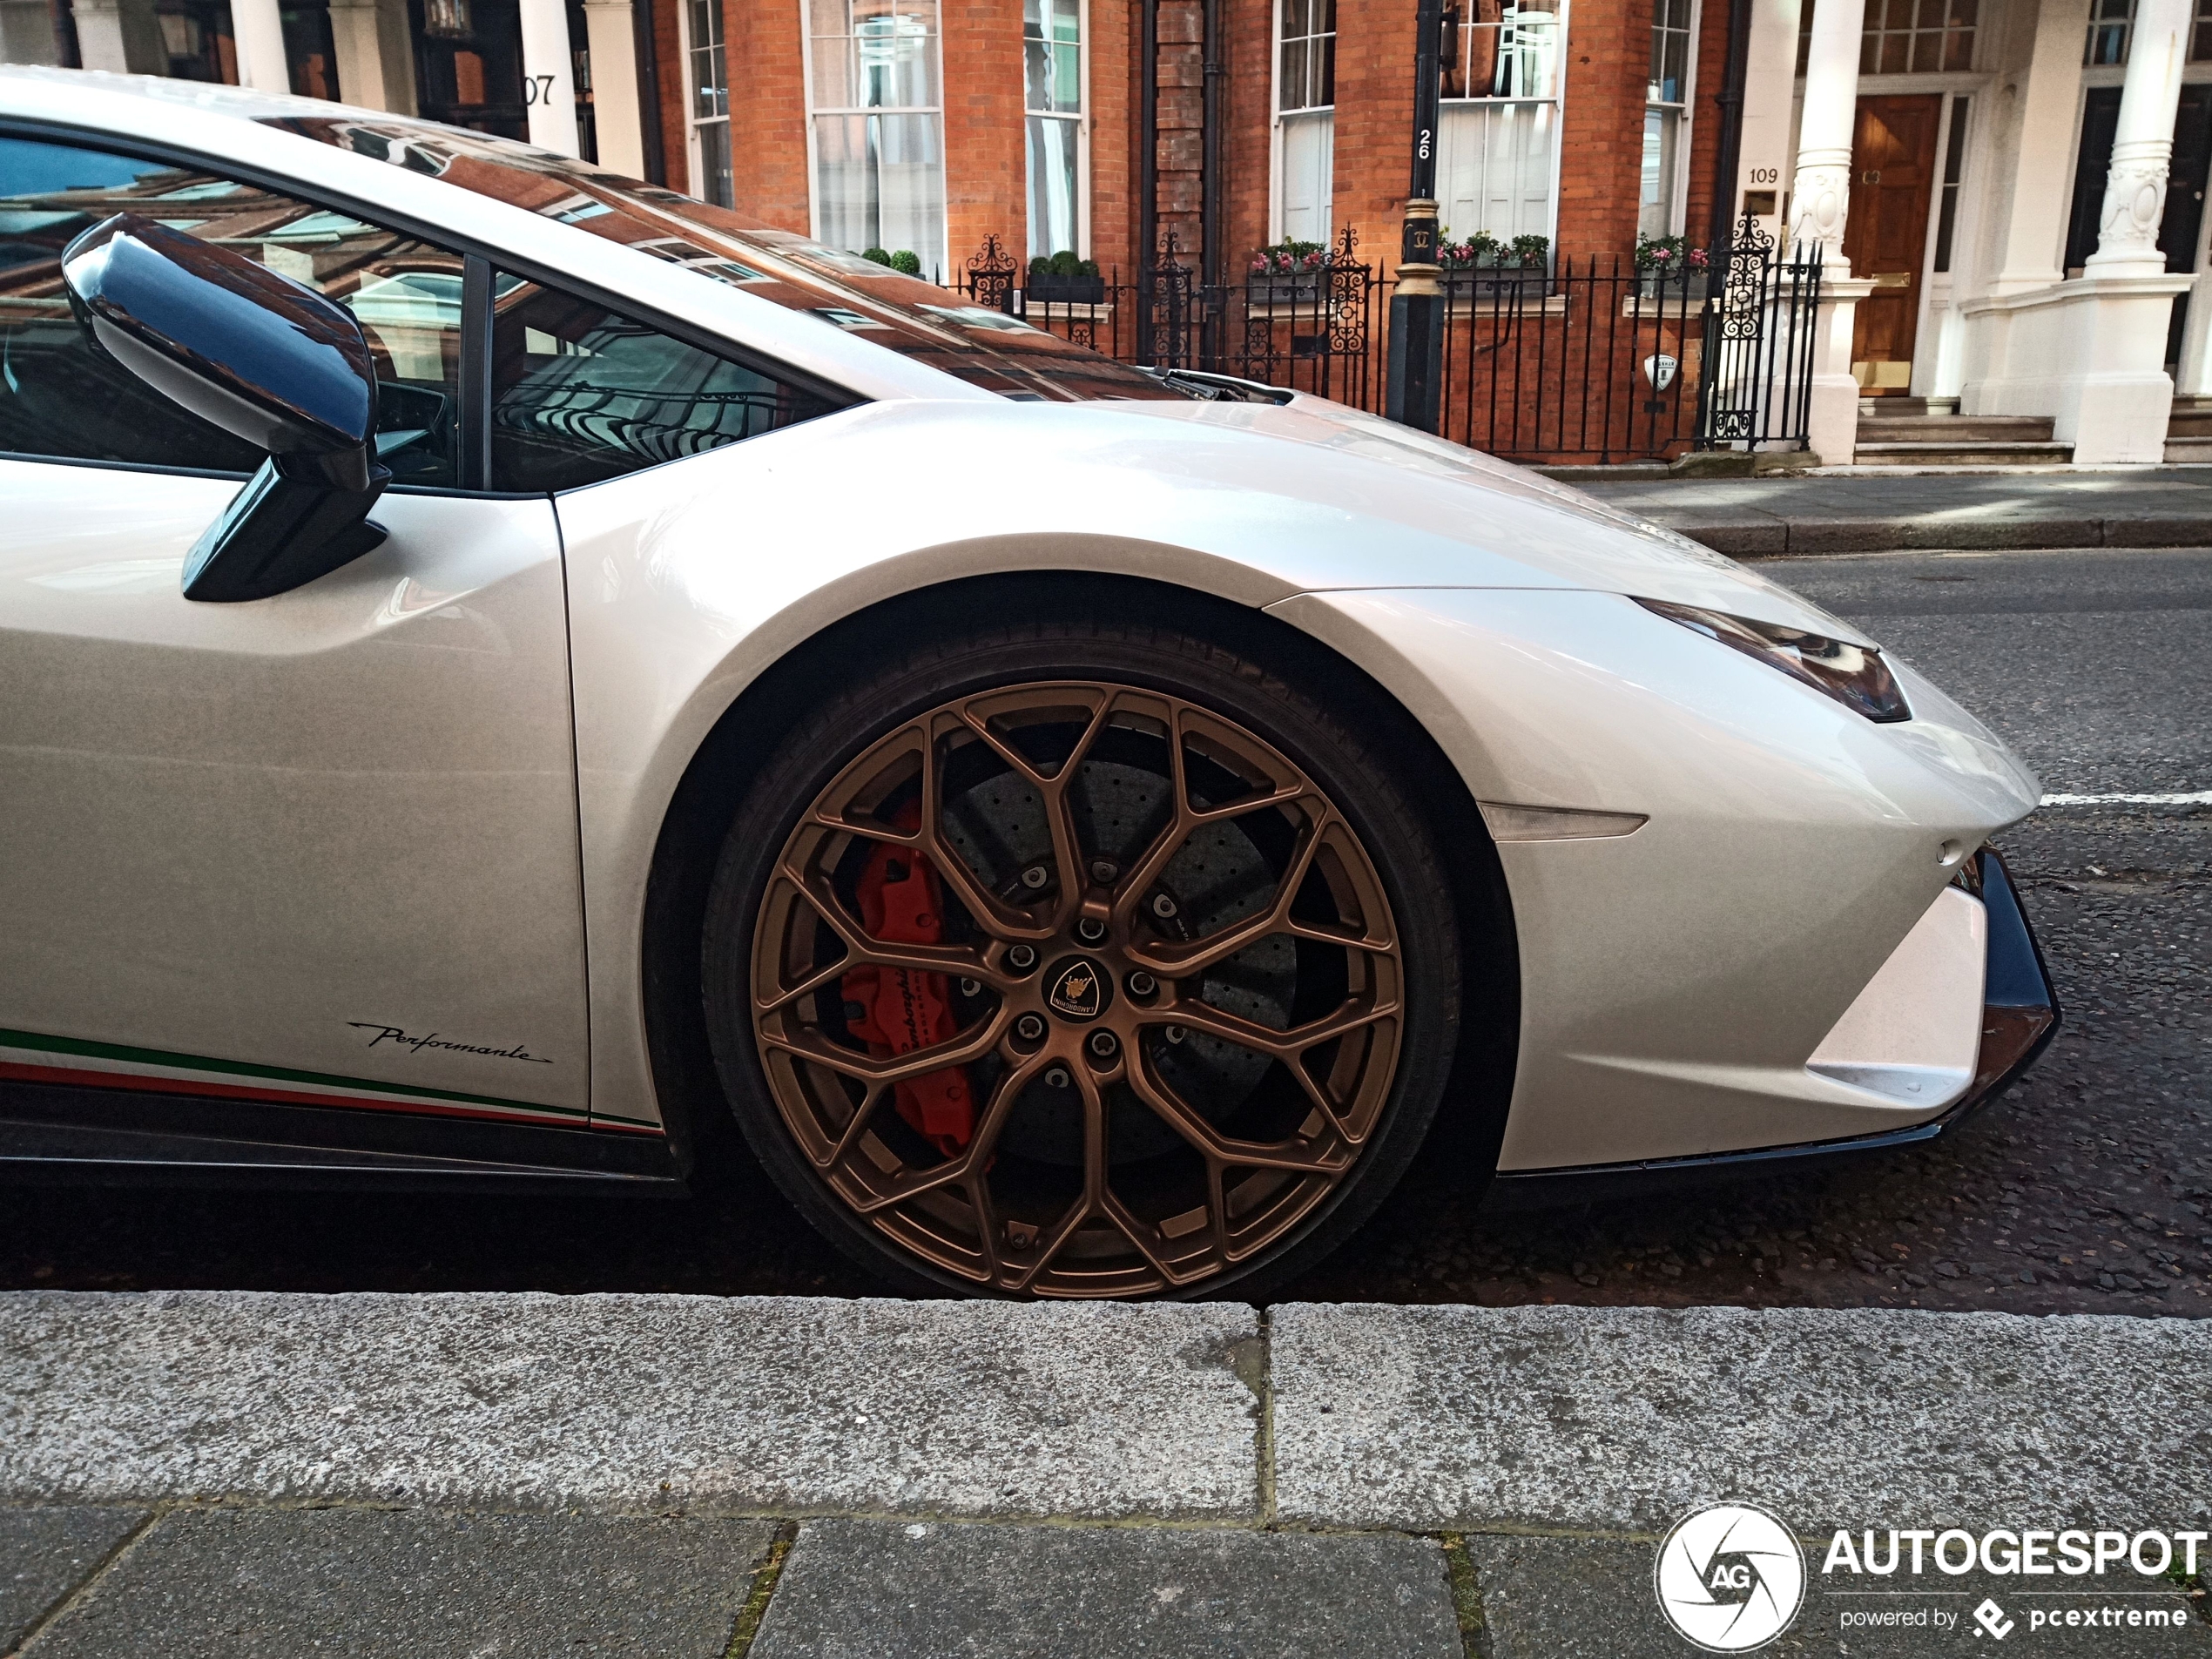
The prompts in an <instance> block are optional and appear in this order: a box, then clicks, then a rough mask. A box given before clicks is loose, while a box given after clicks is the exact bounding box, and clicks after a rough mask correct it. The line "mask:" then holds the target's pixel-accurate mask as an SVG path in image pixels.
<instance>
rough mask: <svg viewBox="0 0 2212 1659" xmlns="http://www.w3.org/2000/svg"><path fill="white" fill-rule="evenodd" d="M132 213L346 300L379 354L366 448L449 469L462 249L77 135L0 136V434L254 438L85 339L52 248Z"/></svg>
mask: <svg viewBox="0 0 2212 1659" xmlns="http://www.w3.org/2000/svg"><path fill="white" fill-rule="evenodd" d="M119 212H134V213H142V214H145V215H146V216H147V217H149V218H152V219H158V221H160V222H161V223H162V224H165V225H167V226H171V227H172V228H174V229H177V230H182V231H189V232H190V233H192V235H194V236H197V237H199V239H201V240H203V241H207V242H212V243H214V244H216V245H217V246H222V247H227V248H230V249H232V250H233V251H234V252H236V253H243V254H245V255H246V257H247V258H249V259H252V260H258V261H259V262H260V263H261V264H262V265H265V266H267V267H268V268H269V269H270V270H272V271H275V272H277V273H280V274H281V275H284V276H287V277H290V278H291V279H292V280H293V281H295V282H299V283H302V284H304V285H306V286H307V287H311V288H314V289H315V290H316V291H317V292H318V293H321V294H323V295H324V296H325V297H326V298H328V299H331V300H336V301H337V302H338V303H339V304H341V305H342V306H346V307H349V308H350V309H351V310H352V311H353V312H354V315H355V316H357V317H359V318H360V319H361V327H362V332H363V333H364V334H366V335H367V336H368V344H369V348H370V351H371V353H372V354H373V355H374V358H375V361H376V374H377V382H378V386H377V415H378V421H377V424H378V437H377V447H378V451H379V454H380V455H381V458H382V460H383V462H384V464H385V465H386V466H388V467H389V468H390V469H392V474H393V478H394V480H395V482H400V483H421V484H450V483H452V482H455V471H454V465H455V421H454V415H455V408H456V403H455V400H456V397H457V395H458V392H459V386H460V339H461V333H460V331H461V261H460V260H459V259H458V258H456V257H455V255H453V254H450V253H446V252H444V251H443V250H442V249H439V248H433V247H430V246H427V245H426V244H424V243H421V242H417V241H415V240H413V239H411V238H408V237H405V236H401V235H400V234H398V233H395V232H391V231H386V230H381V229H379V228H377V227H376V226H372V225H365V224H363V223H361V221H360V220H358V219H349V218H347V217H346V216H345V215H343V214H340V213H333V212H326V211H324V210H322V209H320V208H316V207H311V206H308V205H307V203H305V202H300V201H297V200H294V199H292V198H290V197H288V196H283V195H279V194H277V193H276V192H273V191H266V190H262V189H260V188H259V187H258V186H255V185H241V184H238V183H235V182H233V181H232V180H230V179H219V178H216V177H213V176H212V175H211V174H208V173H205V172H192V171H189V170H187V169H184V168H179V167H173V166H167V165H162V164H159V163H156V162H150V161H141V160H138V159H135V158H130V157H125V156H115V155H109V154H105V153H104V152H98V151H93V150H82V149H78V148H76V147H74V146H70V145H50V144H37V143H32V142H30V141H29V140H26V139H21V138H0V449H5V450H8V451H10V452H12V453H15V454H17V455H52V456H57V457H61V458H64V459H69V460H81V461H109V462H120V463H126V464H138V465H153V466H173V467H193V468H203V469H208V470H211V471H216V472H251V471H253V469H254V468H256V467H258V466H259V465H260V462H261V455H260V451H259V450H257V449H255V448H253V446H252V445H250V444H247V443H245V442H241V441H240V440H239V439H237V438H234V437H233V436H232V435H230V434H228V433H226V432H224V431H222V430H221V429H220V428H216V427H213V426H211V425H209V424H208V423H207V422H206V421H202V420H200V419H199V417H198V416H196V415H190V414H187V413H186V412H185V410H184V409H182V408H179V407H178V406H177V405H176V404H174V403H172V402H171V401H169V400H168V399H166V398H165V397H163V396H162V395H160V394H159V393H158V392H155V391H153V390H152V389H151V388H148V387H147V386H146V384H145V382H144V381H141V380H139V379H138V376H137V375H135V374H131V373H130V372H128V371H127V370H125V369H124V368H120V367H119V366H118V365H117V364H116V363H114V362H113V361H111V360H110V359H109V358H108V356H107V355H106V354H105V353H104V352H102V351H101V350H99V348H98V347H96V346H94V345H93V344H92V342H91V340H90V339H89V337H88V336H87V335H86V334H84V330H83V329H82V328H80V327H78V322H77V320H76V318H75V317H74V316H73V315H71V312H70V307H69V296H68V294H67V293H66V291H65V290H64V287H63V285H62V272H61V255H62V250H63V249H64V248H65V247H66V246H68V245H69V244H70V243H71V241H72V240H74V239H76V238H77V237H78V235H79V234H81V233H83V232H84V231H86V230H88V229H90V228H91V226H94V225H97V224H98V223H99V222H100V221H101V220H102V219H106V218H107V217H109V216H110V215H111V214H113V213H119Z"/></svg>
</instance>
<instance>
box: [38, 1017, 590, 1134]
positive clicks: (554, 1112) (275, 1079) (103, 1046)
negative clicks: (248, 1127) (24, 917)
mask: <svg viewBox="0 0 2212 1659" xmlns="http://www.w3.org/2000/svg"><path fill="white" fill-rule="evenodd" d="M0 1049H15V1050H17V1051H18V1052H19V1053H27V1054H50V1055H57V1056H62V1055H65V1056H68V1057H69V1058H71V1059H76V1060H79V1061H88V1060H89V1061H93V1062H98V1061H103V1060H105V1061H109V1062H118V1063H120V1064H124V1065H132V1066H158V1067H164V1068H170V1069H175V1070H179V1071H185V1072H193V1073H199V1074H203V1075H202V1076H194V1077H166V1076H149V1075H147V1074H146V1073H144V1072H132V1071H118V1070H112V1069H108V1068H106V1067H101V1066H98V1065H97V1064H96V1065H93V1066H89V1067H88V1066H84V1065H78V1066H69V1065H57V1064H33V1063H27V1062H18V1061H0V1077H6V1078H12V1079H14V1080H16V1081H17V1082H57V1083H59V1082H66V1083H76V1084H89V1085H90V1086H91V1087H94V1088H107V1089H147V1090H152V1091H155V1092H159V1093H165V1094H172V1093H173V1094H187V1095H217V1096H224V1097H226V1098H228V1099H232V1100H270V1101H284V1102H288V1103H293V1104H297V1105H314V1106H375V1105H380V1104H381V1105H384V1106H387V1107H390V1106H395V1105H397V1106H405V1107H407V1108H408V1109H410V1110H414V1111H424V1112H436V1113H441V1114H444V1115H464V1116H471V1117H495V1116H497V1117H503V1116H513V1115H515V1114H516V1113H518V1112H523V1113H529V1114H530V1115H532V1116H554V1117H562V1118H570V1119H574V1120H576V1121H578V1122H582V1121H584V1120H586V1119H588V1118H589V1117H590V1113H588V1112H585V1111H581V1110H579V1109H577V1108H576V1107H573V1106H548V1105H545V1104H543V1103H539V1102H536V1101H528V1100H505V1099H502V1098H500V1097H499V1096H496V1095H467V1094H462V1093H459V1092H457V1091H455V1090H454V1089H425V1088H422V1087H421V1086H420V1085H418V1084H415V1083H387V1082H372V1081H370V1080H369V1079H368V1078H365V1077H340V1076H333V1075H331V1074H330V1073H327V1072H320V1071H295V1070H292V1069H288V1068H287V1067H283V1066H256V1065H252V1064H249V1063H247V1062H245V1061H243V1060H215V1059H211V1058H209V1057H207V1056H206V1055H189V1054H171V1053H169V1052H167V1051H166V1050H164V1049H134V1048H130V1047H127V1046H125V1045H124V1044H121V1043H115V1042H87V1041H85V1040H84V1039H82V1038H78V1037H50V1036H47V1035H44V1034H43V1033H40V1032H37V1031H10V1030H8V1029H6V1028H0ZM215 1077H224V1078H237V1079H239V1080H240V1081H239V1082H215V1081H212V1079H213V1078H215ZM248 1080H250V1081H248ZM287 1084H294V1085H298V1084H305V1085H307V1087H306V1088H304V1089H303V1088H298V1087H293V1088H287V1087H285V1085H287ZM333 1089H341V1090H345V1091H347V1092H345V1093H342V1094H336V1093H329V1092H325V1091H328V1090H333ZM466 1108H475V1110H468V1111H462V1112H459V1113H456V1109H466Z"/></svg>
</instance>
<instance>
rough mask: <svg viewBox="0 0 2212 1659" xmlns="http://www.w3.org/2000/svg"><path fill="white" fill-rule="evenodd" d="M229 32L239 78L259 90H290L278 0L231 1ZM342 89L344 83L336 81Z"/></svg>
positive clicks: (282, 19) (290, 71)
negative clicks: (235, 48) (234, 43)
mask: <svg viewBox="0 0 2212 1659" xmlns="http://www.w3.org/2000/svg"><path fill="white" fill-rule="evenodd" d="M231 32H232V34H233V37H234V38H235V39H236V40H237V42H238V81H239V85H241V86H251V87H253V89H255V90H256V91H262V92H289V91H291V90H292V65H291V64H290V62H289V61H288V60H287V58H286V57H285V55H284V18H283V17H282V16H281V15H280V12H279V10H278V3H277V0H231ZM339 84H340V86H341V88H342V87H343V86H344V84H345V83H344V82H342V81H341V82H340V83H339Z"/></svg>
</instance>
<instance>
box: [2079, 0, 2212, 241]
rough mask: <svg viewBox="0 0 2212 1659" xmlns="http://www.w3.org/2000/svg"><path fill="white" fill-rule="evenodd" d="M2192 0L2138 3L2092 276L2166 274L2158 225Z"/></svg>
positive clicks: (2170, 159)
mask: <svg viewBox="0 0 2212 1659" xmlns="http://www.w3.org/2000/svg"><path fill="white" fill-rule="evenodd" d="M2190 8H2191V0H2136V5H2135V26H2134V29H2133V30H2131V31H2130V33H2129V38H2128V71H2127V78H2126V79H2124V80H2123V81H2122V82H2121V87H2120V124H2119V125H2118V127H2117V128H2116V129H2115V130H2114V133H2113V139H2112V171H2111V172H2108V173H2107V174H2106V175H2105V200H2104V212H2103V213H2102V215H2101V217H2100V219H2099V220H2098V229H2097V251H2096V252H2095V253H2092V254H2091V255H2090V256H2089V259H2088V263H2087V267H2086V268H2085V270H2084V271H2083V273H2082V274H2083V275H2085V276H2163V275H2164V274H2165V273H2166V256H2165V255H2164V254H2162V253H2160V252H2159V251H2158V221H2159V219H2161V217H2162V216H2163V215H2164V213H2165V212H2166V172H2167V169H2168V166H2169V165H2171V164H2172V162H2173V159H2174V115H2175V111H2176V110H2178V109H2179V108H2180V107H2181V101H2182V52H2183V50H2184V43H2185V42H2186V41H2187V39H2188V27H2189V11H2190Z"/></svg>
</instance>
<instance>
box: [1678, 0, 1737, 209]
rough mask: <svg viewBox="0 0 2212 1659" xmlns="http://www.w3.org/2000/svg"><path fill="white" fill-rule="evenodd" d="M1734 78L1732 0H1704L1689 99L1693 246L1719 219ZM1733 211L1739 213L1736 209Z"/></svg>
mask: <svg viewBox="0 0 2212 1659" xmlns="http://www.w3.org/2000/svg"><path fill="white" fill-rule="evenodd" d="M1727 72H1728V0H1703V4H1702V7H1701V9H1700V15H1699V17H1698V20H1697V84H1696V85H1695V86H1694V87H1692V88H1691V89H1690V99H1689V194H1688V196H1687V197H1686V198H1685V199H1686V200H1687V202H1688V203H1689V206H1688V208H1687V210H1686V211H1685V212H1683V230H1684V231H1685V232H1686V233H1688V234H1689V241H1690V246H1693V247H1703V246H1704V245H1705V244H1706V242H1707V241H1708V240H1709V239H1710V235H1709V233H1710V228H1711V226H1712V219H1713V164H1714V162H1715V161H1716V159H1717V158H1718V157H1719V153H1720V143H1721V106H1720V105H1718V104H1717V103H1716V102H1715V101H1714V100H1715V99H1716V98H1718V97H1719V95H1720V90H1721V85H1722V79H1723V77H1724V76H1725V75H1726V74H1727ZM1733 207H1734V204H1733V203H1730V208H1731V210H1733Z"/></svg>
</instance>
